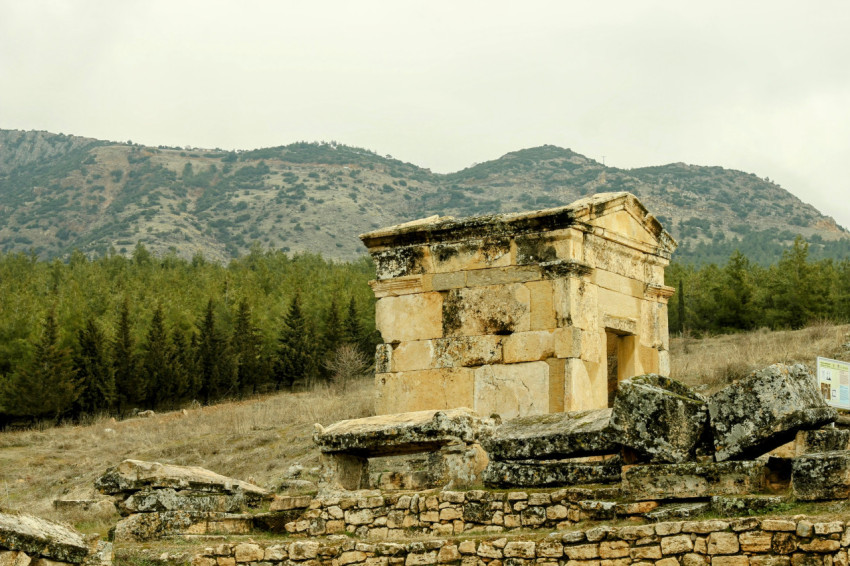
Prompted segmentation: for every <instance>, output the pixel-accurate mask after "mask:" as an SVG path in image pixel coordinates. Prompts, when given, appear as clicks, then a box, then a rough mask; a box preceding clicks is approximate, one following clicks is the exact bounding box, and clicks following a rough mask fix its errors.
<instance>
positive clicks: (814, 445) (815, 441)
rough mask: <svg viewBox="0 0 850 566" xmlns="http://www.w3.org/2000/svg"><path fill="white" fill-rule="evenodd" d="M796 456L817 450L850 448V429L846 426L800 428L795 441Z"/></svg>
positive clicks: (829, 450) (830, 450)
mask: <svg viewBox="0 0 850 566" xmlns="http://www.w3.org/2000/svg"><path fill="white" fill-rule="evenodd" d="M794 448H795V456H802V455H803V454H811V453H815V452H832V451H834V450H847V449H848V448H850V430H848V429H846V428H819V429H816V430H800V431H797V436H796V438H795V443H794Z"/></svg>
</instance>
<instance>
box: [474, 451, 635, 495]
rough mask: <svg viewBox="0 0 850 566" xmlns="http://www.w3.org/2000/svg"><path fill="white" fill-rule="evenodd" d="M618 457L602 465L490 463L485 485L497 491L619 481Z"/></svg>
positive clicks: (582, 463)
mask: <svg viewBox="0 0 850 566" xmlns="http://www.w3.org/2000/svg"><path fill="white" fill-rule="evenodd" d="M621 470H622V460H620V458H619V457H615V458H610V459H608V460H604V461H601V462H576V461H574V460H511V461H498V460H491V461H490V463H489V464H487V469H485V470H484V476H483V479H484V484H485V485H487V486H489V487H494V488H505V487H550V486H562V485H582V484H595V483H615V482H618V481H620V473H621Z"/></svg>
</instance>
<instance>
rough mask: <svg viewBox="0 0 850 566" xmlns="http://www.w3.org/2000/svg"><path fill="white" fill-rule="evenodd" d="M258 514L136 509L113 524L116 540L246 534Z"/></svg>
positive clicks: (133, 540) (130, 540)
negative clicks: (149, 511)
mask: <svg viewBox="0 0 850 566" xmlns="http://www.w3.org/2000/svg"><path fill="white" fill-rule="evenodd" d="M257 520H258V516H252V515H243V514H235V513H216V512H207V511H164V512H162V513H136V514H134V515H130V516H129V517H126V518H125V519H122V520H121V521H118V524H116V525H115V532H114V535H113V537H114V540H115V542H116V543H127V542H144V541H149V540H158V539H161V538H163V537H167V536H174V535H187V534H188V535H206V534H248V533H250V532H252V530H253V529H254V522H255V521H257Z"/></svg>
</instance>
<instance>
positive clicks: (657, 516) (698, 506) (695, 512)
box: [644, 501, 710, 522]
mask: <svg viewBox="0 0 850 566" xmlns="http://www.w3.org/2000/svg"><path fill="white" fill-rule="evenodd" d="M709 507H710V505H709V504H708V503H706V502H704V501H698V502H694V503H671V504H669V505H662V506H661V507H658V508H656V509H653V510H652V511H649V512H648V513H644V517H646V518H647V519H649V520H650V521H657V522H663V521H675V520H677V519H678V520H681V519H690V518H692V517H697V516H699V515H702V514H703V513H705V512H706V511H708V510H709Z"/></svg>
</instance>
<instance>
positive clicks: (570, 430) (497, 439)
mask: <svg viewBox="0 0 850 566" xmlns="http://www.w3.org/2000/svg"><path fill="white" fill-rule="evenodd" d="M610 420H611V409H594V410H590V411H575V412H569V413H549V414H546V415H533V416H528V417H518V418H515V419H511V420H509V421H506V422H504V423H502V424H501V426H499V427H497V428H496V431H495V432H494V433H493V436H491V437H490V438H488V439H486V440H484V441H483V442H482V445H483V446H484V449H485V450H486V451H487V453H488V454H489V456H490V458H492V459H494V460H529V459H534V460H561V459H565V458H577V457H580V456H593V455H601V454H615V453H617V452H619V450H620V444H619V442H618V434H617V433H616V432H614V430H613V429H612V428H611V425H610Z"/></svg>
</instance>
